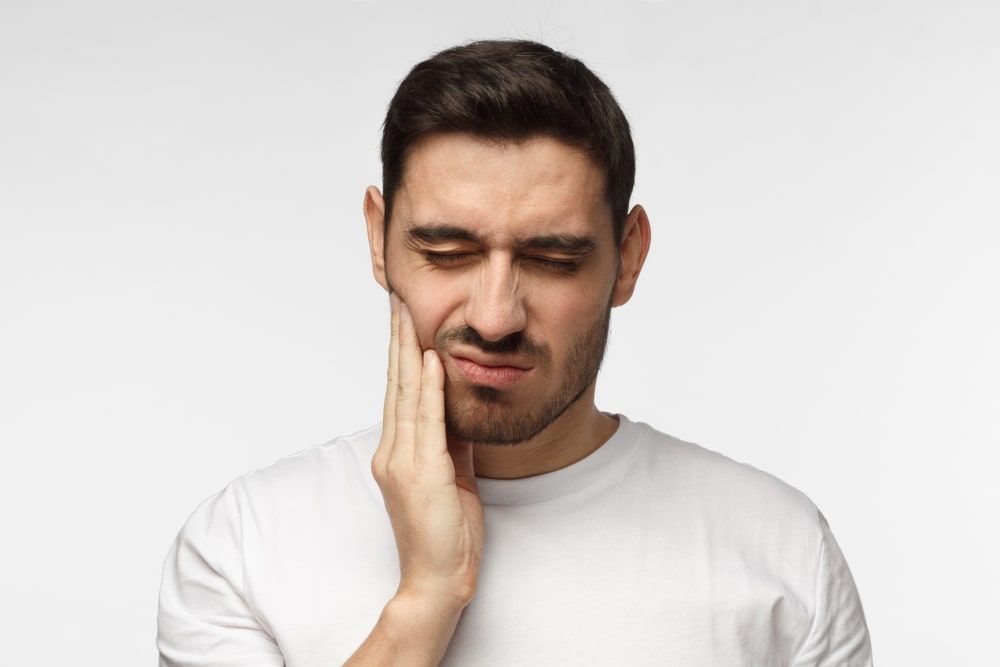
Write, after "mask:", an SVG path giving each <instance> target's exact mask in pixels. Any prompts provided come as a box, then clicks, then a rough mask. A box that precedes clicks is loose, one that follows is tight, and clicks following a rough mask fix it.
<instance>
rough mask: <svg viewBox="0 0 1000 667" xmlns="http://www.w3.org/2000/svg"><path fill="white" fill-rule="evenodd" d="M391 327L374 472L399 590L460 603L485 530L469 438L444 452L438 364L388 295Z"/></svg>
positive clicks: (473, 578)
mask: <svg viewBox="0 0 1000 667" xmlns="http://www.w3.org/2000/svg"><path fill="white" fill-rule="evenodd" d="M390 302H391V304H392V317H391V321H392V330H391V335H390V340H389V370H388V374H387V377H388V382H387V385H386V391H385V405H384V408H383V419H382V439H381V440H380V442H379V446H378V449H377V450H376V451H375V455H374V456H373V457H372V475H373V476H374V477H375V481H376V483H377V484H378V486H379V489H380V490H381V492H382V498H383V499H384V501H385V507H386V511H387V512H388V514H389V521H390V523H391V524H392V530H393V533H394V535H395V537H396V548H397V549H398V550H399V568H400V584H399V591H398V592H397V595H398V594H400V593H403V594H406V595H410V594H412V595H413V596H415V597H417V598H422V599H425V600H426V599H432V600H434V601H441V600H445V601H453V602H456V603H458V604H460V605H461V606H462V607H464V606H465V605H466V604H468V602H469V601H471V600H472V598H473V596H474V595H475V590H476V582H477V579H478V576H479V563H480V561H481V560H482V556H483V545H484V542H485V532H484V530H483V505H482V502H481V501H480V499H479V491H478V488H477V486H476V475H475V471H474V470H473V465H472V463H473V462H472V445H471V443H461V444H456V445H454V446H453V447H452V448H451V449H449V445H448V441H447V437H446V433H445V421H444V366H443V365H442V363H441V359H440V358H439V357H438V355H437V352H435V351H434V350H427V351H426V352H424V353H423V355H422V356H421V351H420V342H419V340H418V339H417V332H416V329H415V327H414V325H413V322H412V320H411V318H410V315H409V311H408V310H407V308H406V305H405V304H403V303H402V302H401V301H400V299H399V297H398V296H396V294H395V293H393V294H390Z"/></svg>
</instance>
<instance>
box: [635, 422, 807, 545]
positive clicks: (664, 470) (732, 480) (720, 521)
mask: <svg viewBox="0 0 1000 667" xmlns="http://www.w3.org/2000/svg"><path fill="white" fill-rule="evenodd" d="M638 426H639V438H640V443H639V444H640V448H641V450H642V452H643V456H644V465H645V466H648V467H649V469H650V470H651V471H654V472H655V474H656V475H657V477H658V479H657V483H658V484H660V485H661V489H662V491H663V492H664V493H665V494H667V495H669V496H670V497H671V498H672V499H673V501H675V502H678V503H680V504H682V505H683V506H684V507H686V508H687V509H688V510H689V511H690V512H691V516H693V517H701V518H702V519H703V520H705V521H706V522H709V523H710V524H712V525H716V526H719V527H720V530H725V531H729V533H730V534H732V535H744V536H746V537H752V536H756V537H757V538H759V537H761V536H763V535H764V534H769V535H770V536H771V537H773V538H774V539H779V540H780V539H782V538H784V537H789V538H791V537H792V536H794V538H795V541H796V542H799V543H800V544H802V543H803V541H804V542H805V546H807V549H808V550H809V551H812V552H813V553H817V552H818V549H819V547H820V544H821V542H822V541H823V530H824V529H823V519H822V515H821V514H820V511H819V509H818V508H817V507H816V505H815V504H814V503H813V502H812V500H810V498H809V497H808V496H807V495H806V494H805V493H803V492H802V491H800V490H798V489H797V488H795V487H793V486H792V485H790V484H788V483H786V482H785V481H783V480H781V479H779V478H778V477H776V476H775V475H772V474H771V473H768V472H765V471H763V470H760V469H758V468H756V467H754V466H752V465H750V464H748V463H743V462H740V461H736V460H734V459H732V458H730V457H728V456H726V455H724V454H722V453H720V452H718V451H715V450H712V449H709V448H707V447H704V446H702V445H700V444H697V443H694V442H689V441H686V440H681V439H680V438H677V437H674V436H672V435H669V434H666V433H663V432H661V431H659V430H657V429H655V428H653V427H652V426H650V425H648V424H646V423H643V422H638Z"/></svg>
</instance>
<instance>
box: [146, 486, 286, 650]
mask: <svg viewBox="0 0 1000 667" xmlns="http://www.w3.org/2000/svg"><path fill="white" fill-rule="evenodd" d="M240 488H241V487H239V484H238V482H233V483H231V484H229V485H228V486H227V487H226V488H225V489H223V490H222V491H220V492H219V493H217V494H215V495H214V496H212V497H211V498H208V499H207V500H205V501H204V502H202V503H201V504H200V505H199V506H198V507H197V508H196V509H195V511H194V512H193V513H192V514H191V517H190V518H189V519H188V520H187V522H186V523H185V524H184V527H183V528H181V530H180V532H179V533H178V534H177V537H176V538H175V539H174V542H173V544H172V545H171V546H170V550H169V552H168V554H167V558H166V561H165V562H164V564H163V576H162V581H161V584H160V599H159V612H158V614H157V636H156V645H157V649H158V650H159V655H160V660H159V664H160V667H222V665H227V666H232V665H254V666H255V667H282V666H283V665H284V664H285V662H284V658H283V657H282V655H281V652H280V651H279V649H278V645H277V642H275V640H274V638H273V637H272V636H271V634H270V633H269V632H268V631H267V629H266V628H264V627H262V625H261V623H260V622H259V620H258V618H257V617H256V616H255V614H254V612H253V610H252V606H251V604H250V602H249V601H248V600H247V597H246V594H245V592H244V590H243V545H242V536H243V531H242V528H241V521H240V516H241V515H240V507H239V490H240Z"/></svg>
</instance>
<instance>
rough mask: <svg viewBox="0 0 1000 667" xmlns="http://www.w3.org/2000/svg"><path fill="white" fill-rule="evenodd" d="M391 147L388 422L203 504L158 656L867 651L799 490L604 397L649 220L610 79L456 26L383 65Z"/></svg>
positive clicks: (384, 282)
mask: <svg viewBox="0 0 1000 667" xmlns="http://www.w3.org/2000/svg"><path fill="white" fill-rule="evenodd" d="M382 162H383V190H384V192H382V193H380V192H379V190H378V189H377V188H375V187H369V188H368V190H367V191H366V193H365V198H364V215H365V219H366V223H367V229H368V240H369V245H370V250H371V260H372V267H373V272H374V275H375V279H376V280H377V281H378V283H379V284H380V285H381V286H382V287H383V288H385V289H386V290H387V291H388V292H389V294H390V308H391V321H392V328H391V333H390V345H389V348H390V349H389V361H388V373H387V376H388V382H387V388H386V394H385V401H384V406H383V420H382V422H381V423H380V424H378V425H376V426H374V427H372V428H369V429H366V430H363V431H360V432H357V433H354V434H352V435H349V436H346V437H342V438H337V439H335V440H332V441H330V442H328V443H326V444H324V445H321V446H318V447H313V448H310V449H307V450H304V451H302V452H299V453H297V454H295V455H293V456H289V457H286V458H283V459H280V460H279V461H277V462H276V463H274V464H273V465H271V466H269V467H267V468H264V469H261V470H257V471H254V472H252V473H249V474H247V475H244V476H242V477H240V478H238V479H236V480H234V481H233V482H232V483H230V484H229V485H228V486H227V487H226V488H225V489H223V490H222V491H220V492H219V493H217V494H215V495H214V496H212V497H211V498H209V499H207V500H206V501H205V502H203V503H202V504H201V505H200V506H199V507H198V508H197V509H196V510H195V512H194V513H193V514H192V516H191V518H190V519H189V520H188V521H187V523H186V524H185V525H184V527H183V529H182V530H181V532H180V533H179V535H178V536H177V539H176V540H175V542H174V544H173V545H172V547H171V550H170V552H169V554H168V557H167V560H166V563H165V566H164V572H163V583H162V588H161V592H160V608H159V619H158V629H159V633H158V639H157V644H158V648H159V651H160V656H161V658H160V661H161V665H185V666H192V667H193V666H196V665H197V666H202V665H282V664H286V665H289V666H290V667H291V666H303V667H304V666H319V665H324V666H328V665H337V664H349V665H355V664H358V665H361V664H364V665H372V664H393V665H395V664H400V665H424V664H427V665H432V664H439V663H441V664H448V665H534V664H538V665H589V664H594V665H660V664H670V665H685V666H692V665H870V664H871V649H870V645H869V639H868V632H867V627H866V622H865V618H864V613H863V611H862V607H861V603H860V601H859V598H858V595H857V591H856V589H855V586H854V582H853V581H852V578H851V575H850V572H849V570H848V567H847V564H846V562H845V560H844V558H843V556H842V554H841V552H840V550H839V549H838V547H837V543H836V541H835V540H834V538H833V536H832V534H831V533H830V530H829V527H828V526H827V523H826V521H825V520H824V518H823V516H822V515H821V514H820V513H819V511H818V510H817V509H816V507H815V506H814V505H813V504H812V503H811V502H810V501H809V500H808V499H807V498H806V497H805V496H803V495H802V494H801V493H799V492H798V491H796V490H794V489H792V488H790V487H789V486H787V485H785V484H784V483H782V482H780V481H779V480H777V479H775V478H774V477H771V476H769V475H767V474H765V473H762V472H760V471H758V470H756V469H754V468H751V467H749V466H746V465H743V464H739V463H736V462H734V461H731V460H729V459H727V458H725V457H724V456H722V455H720V454H716V453H714V452H711V451H709V450H707V449H703V448H701V447H699V446H697V445H694V444H691V443H687V442H683V441H680V440H678V439H676V438H673V437H671V436H669V435H666V434H663V433H661V432H659V431H656V430H655V429H653V428H652V427H650V426H649V425H647V424H644V423H641V422H633V421H631V420H629V419H628V417H627V416H625V415H623V414H608V413H605V412H602V411H600V410H598V409H597V408H596V407H595V406H594V390H595V383H596V378H597V373H598V369H599V368H600V365H601V360H602V358H603V355H604V350H605V345H606V342H607V335H608V325H609V321H610V312H611V308H612V307H615V306H620V305H622V304H624V303H626V302H627V301H628V300H629V299H630V298H631V296H632V293H633V291H634V289H635V285H636V281H637V279H638V276H639V273H640V271H641V269H642V266H643V263H644V261H645V258H646V254H647V251H648V249H649V244H650V226H649V220H648V218H647V215H646V213H645V211H644V210H643V209H642V207H641V206H633V207H632V208H631V209H629V208H628V203H629V198H630V195H631V190H632V185H633V181H634V169H635V167H634V163H635V160H634V152H633V147H632V141H631V135H630V132H629V126H628V123H627V121H626V119H625V117H624V114H623V113H622V111H621V109H620V108H619V106H618V104H617V103H616V102H615V100H614V98H613V96H612V95H611V92H610V91H609V90H608V88H607V87H606V86H605V85H604V84H603V83H602V82H601V81H600V80H599V79H598V78H597V77H596V76H595V75H594V74H593V73H592V72H591V71H590V70H588V69H587V68H586V67H585V66H584V65H583V64H582V63H580V62H579V61H577V60H574V59H572V58H569V57H567V56H565V55H563V54H561V53H558V52H556V51H553V50H551V49H549V48H547V47H545V46H542V45H540V44H536V43H533V42H525V41H511V42H493V41H489V42H477V43H472V44H468V45H465V46H461V47H457V48H452V49H448V50H446V51H443V52H441V53H439V54H437V55H435V56H434V57H432V58H431V59H429V60H427V61H425V62H423V63H420V64H419V65H417V66H416V67H415V68H414V69H413V70H412V71H411V72H410V73H409V75H408V76H407V77H406V79H405V80H404V81H403V82H402V83H401V85H400V87H399V89H398V91H397V92H396V94H395V96H394V97H393V100H392V101H391V103H390V105H389V110H388V114H387V117H386V120H385V125H384V134H383V143H382Z"/></svg>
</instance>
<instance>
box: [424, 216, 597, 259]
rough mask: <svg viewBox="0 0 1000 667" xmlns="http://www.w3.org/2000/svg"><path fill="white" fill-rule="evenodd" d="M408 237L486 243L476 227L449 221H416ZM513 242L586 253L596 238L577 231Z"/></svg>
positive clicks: (592, 249)
mask: <svg viewBox="0 0 1000 667" xmlns="http://www.w3.org/2000/svg"><path fill="white" fill-rule="evenodd" d="M405 233H406V236H407V238H409V239H411V240H414V241H420V242H423V243H427V244H434V243H442V242H445V241H463V242H467V243H479V244H481V243H483V242H484V241H485V238H484V237H483V236H481V235H479V234H477V233H475V232H473V231H470V230H468V229H465V228H464V227H459V226H457V225H448V224H439V223H432V224H415V225H411V226H410V227H407V229H406V232H405ZM514 245H515V246H516V247H517V248H520V249H533V250H554V251H556V252H562V253H566V254H569V255H585V254H587V253H590V252H593V251H594V250H596V249H597V239H596V238H594V237H593V236H590V235H584V236H579V235H576V234H545V235H540V236H522V237H517V238H515V239H514Z"/></svg>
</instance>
